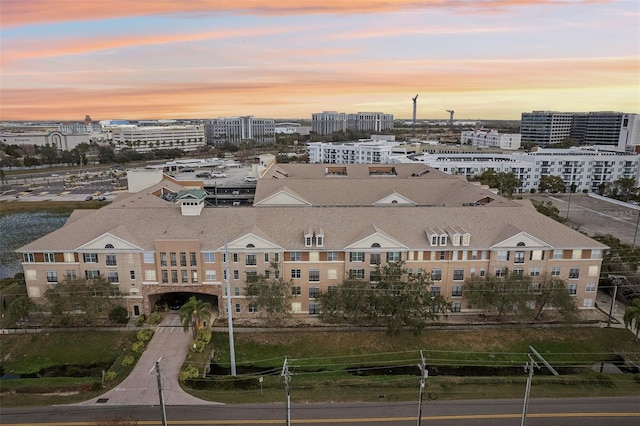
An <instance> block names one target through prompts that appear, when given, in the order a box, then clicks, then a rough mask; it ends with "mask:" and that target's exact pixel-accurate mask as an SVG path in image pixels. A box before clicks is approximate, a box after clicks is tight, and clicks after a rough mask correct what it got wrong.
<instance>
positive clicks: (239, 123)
mask: <svg viewBox="0 0 640 426" xmlns="http://www.w3.org/2000/svg"><path fill="white" fill-rule="evenodd" d="M275 126H276V125H275V120H272V119H267V118H256V117H253V116H250V115H249V116H243V117H220V118H217V119H215V120H207V121H206V122H205V125H204V128H205V134H206V140H207V144H208V145H216V146H218V145H224V144H232V145H240V144H241V143H243V142H253V143H256V144H258V145H266V144H273V143H275V142H276V129H275Z"/></svg>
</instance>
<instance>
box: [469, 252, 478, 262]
mask: <svg viewBox="0 0 640 426" xmlns="http://www.w3.org/2000/svg"><path fill="white" fill-rule="evenodd" d="M471 260H478V250H473V251H472V252H471Z"/></svg>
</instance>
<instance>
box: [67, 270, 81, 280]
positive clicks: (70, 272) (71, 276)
mask: <svg viewBox="0 0 640 426" xmlns="http://www.w3.org/2000/svg"><path fill="white" fill-rule="evenodd" d="M64 275H65V277H67V279H68V280H76V279H78V274H77V273H76V271H75V270H74V269H67V271H66V272H65V274H64Z"/></svg>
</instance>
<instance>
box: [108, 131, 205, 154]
mask: <svg viewBox="0 0 640 426" xmlns="http://www.w3.org/2000/svg"><path fill="white" fill-rule="evenodd" d="M107 129H108V130H110V131H111V142H112V143H113V144H114V145H115V150H116V152H117V151H121V150H123V149H126V148H130V149H133V150H135V151H138V152H149V151H153V150H156V149H181V150H183V151H196V150H197V149H199V148H200V147H203V146H205V140H204V126H202V125H189V124H175V125H166V126H158V125H152V126H145V125H138V124H135V125H116V126H112V127H107Z"/></svg>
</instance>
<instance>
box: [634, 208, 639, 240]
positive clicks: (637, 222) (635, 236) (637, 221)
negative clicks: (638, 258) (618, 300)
mask: <svg viewBox="0 0 640 426" xmlns="http://www.w3.org/2000/svg"><path fill="white" fill-rule="evenodd" d="M636 211H637V212H638V219H637V220H636V232H635V233H634V234H633V248H636V238H637V237H638V224H640V210H636Z"/></svg>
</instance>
